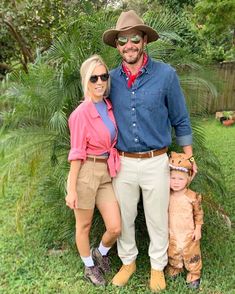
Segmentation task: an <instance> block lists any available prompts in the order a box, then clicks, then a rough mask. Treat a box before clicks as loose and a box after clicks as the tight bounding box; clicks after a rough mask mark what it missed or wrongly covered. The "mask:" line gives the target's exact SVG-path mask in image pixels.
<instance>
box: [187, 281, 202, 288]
mask: <svg viewBox="0 0 235 294" xmlns="http://www.w3.org/2000/svg"><path fill="white" fill-rule="evenodd" d="M187 286H188V288H190V289H198V288H199V286H200V279H197V280H195V281H192V282H190V283H187Z"/></svg>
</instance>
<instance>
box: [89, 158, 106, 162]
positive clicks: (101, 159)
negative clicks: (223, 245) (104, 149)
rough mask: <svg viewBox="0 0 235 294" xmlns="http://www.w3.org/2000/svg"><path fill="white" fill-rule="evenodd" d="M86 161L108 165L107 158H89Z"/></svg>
mask: <svg viewBox="0 0 235 294" xmlns="http://www.w3.org/2000/svg"><path fill="white" fill-rule="evenodd" d="M86 160H89V161H93V162H103V163H107V158H99V157H87V159H86Z"/></svg>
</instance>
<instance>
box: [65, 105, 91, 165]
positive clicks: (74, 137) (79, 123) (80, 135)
mask: <svg viewBox="0 0 235 294" xmlns="http://www.w3.org/2000/svg"><path fill="white" fill-rule="evenodd" d="M68 125H69V130H70V145H71V148H70V152H69V155H68V160H69V161H72V160H79V159H80V160H85V159H86V147H87V130H86V126H85V123H84V120H83V119H82V115H81V114H79V112H78V111H76V110H75V111H74V112H72V114H71V115H70V117H69V120H68Z"/></svg>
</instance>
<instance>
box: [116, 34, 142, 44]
mask: <svg viewBox="0 0 235 294" xmlns="http://www.w3.org/2000/svg"><path fill="white" fill-rule="evenodd" d="M141 39H142V37H141V36H139V35H134V36H131V37H126V36H120V37H118V38H117V43H118V45H120V46H124V45H126V43H127V42H128V41H129V40H130V41H131V42H132V43H134V44H139V42H140V41H141Z"/></svg>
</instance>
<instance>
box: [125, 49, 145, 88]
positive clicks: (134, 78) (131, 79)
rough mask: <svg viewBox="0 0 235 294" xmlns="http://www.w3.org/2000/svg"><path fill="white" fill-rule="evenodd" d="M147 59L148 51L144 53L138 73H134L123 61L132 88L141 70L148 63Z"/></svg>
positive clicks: (129, 85)
mask: <svg viewBox="0 0 235 294" xmlns="http://www.w3.org/2000/svg"><path fill="white" fill-rule="evenodd" d="M147 61H148V55H147V54H146V53H144V54H143V63H142V65H141V66H140V68H139V69H138V72H137V74H134V75H132V74H131V72H130V70H129V69H128V67H127V66H126V65H124V63H122V68H123V71H124V72H125V74H126V75H127V77H128V83H127V86H128V88H130V87H131V86H132V85H133V83H134V81H135V80H136V78H137V77H138V76H139V75H140V74H141V73H142V72H141V70H142V68H143V67H144V66H145V65H146V63H147Z"/></svg>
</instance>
